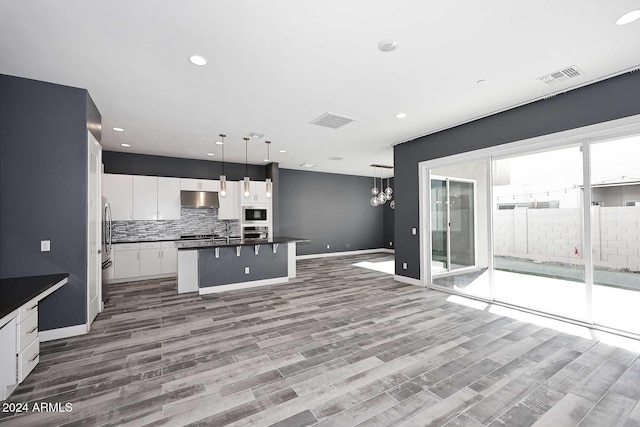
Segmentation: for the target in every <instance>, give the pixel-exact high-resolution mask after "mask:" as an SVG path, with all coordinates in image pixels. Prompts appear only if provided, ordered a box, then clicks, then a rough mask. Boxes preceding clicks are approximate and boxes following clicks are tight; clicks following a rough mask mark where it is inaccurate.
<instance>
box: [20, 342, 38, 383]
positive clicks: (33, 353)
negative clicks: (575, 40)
mask: <svg viewBox="0 0 640 427" xmlns="http://www.w3.org/2000/svg"><path fill="white" fill-rule="evenodd" d="M39 361H40V340H39V339H38V338H36V339H35V340H33V341H32V342H31V344H29V345H28V346H27V348H25V349H24V351H22V352H21V353H20V354H19V355H18V382H19V383H21V382H22V381H24V379H25V378H26V377H27V375H29V373H30V372H31V371H33V368H35V367H36V365H37V364H38V362H39Z"/></svg>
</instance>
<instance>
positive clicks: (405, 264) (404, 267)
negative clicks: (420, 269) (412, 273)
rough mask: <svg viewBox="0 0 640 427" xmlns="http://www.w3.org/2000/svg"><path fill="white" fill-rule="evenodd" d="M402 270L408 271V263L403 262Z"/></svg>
mask: <svg viewBox="0 0 640 427" xmlns="http://www.w3.org/2000/svg"><path fill="white" fill-rule="evenodd" d="M402 269H403V270H406V269H407V263H406V262H403V263H402Z"/></svg>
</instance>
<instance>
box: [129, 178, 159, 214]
mask: <svg viewBox="0 0 640 427" xmlns="http://www.w3.org/2000/svg"><path fill="white" fill-rule="evenodd" d="M133 219H134V220H154V219H158V178H157V177H155V176H134V177H133Z"/></svg>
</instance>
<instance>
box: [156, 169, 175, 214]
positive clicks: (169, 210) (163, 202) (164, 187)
mask: <svg viewBox="0 0 640 427" xmlns="http://www.w3.org/2000/svg"><path fill="white" fill-rule="evenodd" d="M158 219H160V220H168V219H180V178H165V177H158Z"/></svg>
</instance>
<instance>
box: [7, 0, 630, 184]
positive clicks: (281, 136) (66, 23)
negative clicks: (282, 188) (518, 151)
mask: <svg viewBox="0 0 640 427" xmlns="http://www.w3.org/2000/svg"><path fill="white" fill-rule="evenodd" d="M638 8H640V3H639V2H638V1H637V0H617V1H602V0H563V1H558V0H553V1H552V0H538V1H526V2H525V1H518V2H515V1H513V0H489V1H483V2H478V1H472V0H467V1H462V0H458V1H453V0H451V1H439V2H432V1H409V0H396V1H388V0H386V1H382V0H359V1H337V0H325V1H307V0H270V1H264V0H262V1H261V0H251V1H246V0H236V1H206V0H199V1H195V0H181V1H175V0H109V1H97V0H92V1H88V0H59V1H46V0H39V1H36V0H0V73H4V74H11V75H17V76H23V77H28V78H33V79H38V80H45V81H50V82H54V83H60V84H64V85H71V86H76V87H82V88H86V89H88V90H89V93H90V94H91V96H92V98H93V100H94V101H95V103H96V105H97V106H98V108H99V110H100V111H101V113H102V120H103V146H104V147H105V149H107V150H116V151H128V152H134V153H146V154H156V155H166V156H175V157H187V158H197V159H208V160H219V159H220V146H217V145H215V144H214V141H215V140H217V139H218V138H217V135H218V134H219V133H226V134H227V135H228V136H229V137H228V138H227V144H226V153H225V154H226V159H227V160H228V161H236V162H244V144H243V141H242V137H243V136H245V135H246V134H247V133H249V132H252V131H253V132H257V133H264V134H265V138H263V139H262V140H252V141H251V142H250V146H249V151H250V153H249V162H250V163H255V164H260V163H263V162H262V160H263V159H264V158H265V155H266V146H265V144H263V141H264V140H267V139H268V140H271V141H273V144H272V145H271V147H272V150H271V159H272V160H274V161H278V162H279V163H280V166H281V167H284V168H291V169H300V167H299V165H300V164H301V163H303V162H310V163H314V164H316V165H317V166H316V167H315V168H313V169H312V170H317V171H326V172H336V173H350V174H360V175H370V174H371V172H372V171H371V168H369V166H368V165H369V164H371V163H383V164H392V163H393V150H392V145H393V144H395V143H398V142H401V141H405V140H408V139H412V138H414V137H416V136H419V135H423V134H427V133H431V132H433V131H436V130H439V129H443V128H446V127H450V126H452V125H455V124H458V123H461V122H464V121H468V120H470V119H472V118H475V117H478V116H482V115H486V114H488V113H490V112H493V111H497V110H501V109H505V108H508V107H510V106H513V105H517V104H520V103H523V102H527V101H529V100H532V99H536V98H539V97H541V96H545V95H548V94H551V93H553V92H557V91H563V90H566V89H568V88H570V87H574V86H579V85H584V84H586V83H588V82H592V81H595V80H598V79H601V78H603V77H605V76H609V75H611V74H615V73H618V72H620V71H623V70H627V69H630V68H634V67H636V66H638V64H640V49H638V40H640V21H636V22H634V23H632V24H629V25H626V26H617V25H615V21H616V20H617V19H618V18H619V17H620V16H621V15H622V14H624V13H626V12H628V11H630V10H633V9H638ZM389 38H390V39H395V40H397V41H398V43H399V48H398V49H397V50H396V51H395V52H391V53H382V52H380V51H379V50H378V48H377V45H378V42H379V41H380V40H382V39H389ZM193 54H199V55H202V56H204V57H205V58H206V59H207V60H208V65H207V66H205V67H196V66H194V65H192V64H190V63H189V61H188V60H187V58H188V57H189V56H190V55H193ZM571 65H575V66H577V67H579V68H580V69H581V70H582V71H583V72H584V73H585V75H584V76H582V77H578V78H576V79H573V80H571V81H568V82H565V83H561V84H559V85H556V86H547V85H545V84H544V83H542V82H539V81H537V80H536V78H537V77H540V76H542V75H544V74H547V73H550V72H553V71H557V70H559V69H562V68H564V67H566V66H571ZM479 79H485V80H486V82H485V83H482V84H477V83H476V82H477V81H478V80H479ZM325 112H332V113H336V114H341V115H346V116H349V117H352V118H355V119H357V120H356V121H355V122H353V123H351V124H348V125H346V126H345V127H343V128H341V129H337V130H336V129H330V128H324V127H319V126H315V125H311V124H309V122H310V121H311V120H313V119H315V118H317V117H318V116H320V115H321V114H323V113H325ZM399 112H404V113H406V114H407V115H408V116H407V118H405V119H401V120H399V119H396V118H395V114H396V113H399ZM114 126H120V127H123V128H124V129H125V132H124V133H116V132H114V131H112V130H111V128H112V127H114ZM122 142H126V143H129V144H131V148H129V149H125V148H122V147H121V146H120V143H122ZM280 149H286V150H288V152H287V153H286V154H280V153H279V152H278V151H279V150H280ZM207 152H214V153H215V157H209V156H207ZM331 156H340V157H344V160H341V161H332V160H329V159H328V158H329V157H331Z"/></svg>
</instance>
